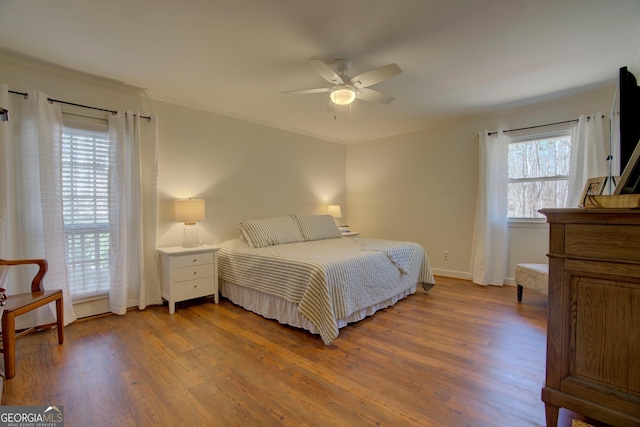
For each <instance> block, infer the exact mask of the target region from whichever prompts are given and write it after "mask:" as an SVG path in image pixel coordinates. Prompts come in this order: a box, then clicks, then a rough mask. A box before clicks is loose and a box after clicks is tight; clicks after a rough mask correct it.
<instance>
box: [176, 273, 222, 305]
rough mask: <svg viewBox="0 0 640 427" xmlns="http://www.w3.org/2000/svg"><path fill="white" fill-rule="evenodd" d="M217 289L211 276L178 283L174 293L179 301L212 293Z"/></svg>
mask: <svg viewBox="0 0 640 427" xmlns="http://www.w3.org/2000/svg"><path fill="white" fill-rule="evenodd" d="M215 290H216V289H215V284H214V282H213V279H212V278H211V277H204V278H202V279H195V280H188V281H185V282H178V283H176V284H175V287H174V289H173V295H174V297H175V298H176V300H177V301H180V300H181V299H191V298H196V297H201V296H205V295H212V294H213V293H214V292H215ZM185 297H186V298H185Z"/></svg>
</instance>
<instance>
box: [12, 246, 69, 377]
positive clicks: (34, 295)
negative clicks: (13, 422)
mask: <svg viewBox="0 0 640 427" xmlns="http://www.w3.org/2000/svg"><path fill="white" fill-rule="evenodd" d="M23 264H37V265H38V267H39V270H38V273H37V274H36V276H35V277H34V278H33V281H32V282H31V292H30V293H22V294H13V295H8V296H6V295H5V294H4V292H5V289H3V288H0V292H1V294H0V305H3V307H1V308H2V309H3V310H2V350H1V351H2V353H3V354H4V370H5V378H6V379H9V378H13V377H14V376H15V374H16V340H17V339H18V338H20V337H22V336H24V335H26V334H28V333H30V332H33V331H39V330H42V329H47V328H51V327H53V326H57V327H58V344H62V343H63V342H64V312H63V309H62V308H63V303H62V290H61V289H54V290H50V291H47V290H45V289H44V286H43V284H42V279H43V278H44V275H45V274H46V273H47V268H48V264H47V260H45V259H22V260H4V259H0V269H2V266H14V265H23ZM4 268H8V267H4ZM54 301H55V303H56V321H55V322H53V323H49V324H46V325H38V326H34V327H31V328H27V329H23V330H20V331H17V333H16V317H18V316H20V315H22V314H25V313H27V312H29V311H32V310H35V309H36V308H38V307H42V306H45V305H47V304H49V303H51V302H54Z"/></svg>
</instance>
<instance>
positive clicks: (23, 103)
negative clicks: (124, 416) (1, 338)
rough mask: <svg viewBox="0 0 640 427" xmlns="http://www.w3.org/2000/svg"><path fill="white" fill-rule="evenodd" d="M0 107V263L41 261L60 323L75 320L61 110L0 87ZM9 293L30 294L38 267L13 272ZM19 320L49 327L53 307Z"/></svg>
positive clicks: (41, 99) (41, 97) (38, 98)
mask: <svg viewBox="0 0 640 427" xmlns="http://www.w3.org/2000/svg"><path fill="white" fill-rule="evenodd" d="M0 106H1V107H3V108H6V109H8V110H9V115H10V121H8V122H0V258H5V259H26V258H45V259H46V260H47V261H48V263H49V270H48V272H47V274H46V276H45V279H44V286H45V288H47V289H62V291H63V298H64V323H65V325H66V324H69V323H71V322H72V321H74V320H75V319H76V316H75V314H74V312H73V305H72V304H71V296H70V293H69V286H68V279H67V267H66V259H65V249H64V248H65V243H64V239H65V237H64V222H63V217H62V190H61V188H62V184H61V167H60V161H61V145H62V129H63V127H62V114H61V112H60V106H59V105H58V104H55V103H53V104H52V103H50V102H48V100H47V96H46V95H45V94H42V93H39V92H29V94H28V98H27V99H24V97H22V96H20V95H15V94H10V93H9V92H8V87H7V85H0ZM12 269H13V273H12V277H11V279H10V280H9V286H10V288H9V289H8V294H9V295H10V294H11V293H17V292H30V290H31V280H32V279H33V275H35V272H36V271H37V267H34V268H33V269H29V271H25V270H23V269H22V268H21V267H12ZM49 306H50V307H42V308H41V309H39V310H36V311H35V312H33V314H32V313H29V314H26V315H23V316H20V317H19V318H18V319H17V320H16V327H17V328H23V327H27V326H33V325H35V324H41V323H48V322H52V321H53V319H55V314H54V307H53V305H52V304H49Z"/></svg>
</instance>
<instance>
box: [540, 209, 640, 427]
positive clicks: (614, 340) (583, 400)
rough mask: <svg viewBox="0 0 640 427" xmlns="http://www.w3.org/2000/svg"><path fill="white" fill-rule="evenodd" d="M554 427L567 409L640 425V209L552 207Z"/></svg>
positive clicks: (549, 405) (545, 396)
mask: <svg viewBox="0 0 640 427" xmlns="http://www.w3.org/2000/svg"><path fill="white" fill-rule="evenodd" d="M541 212H542V213H543V214H544V215H546V217H547V219H548V222H549V224H550V236H549V237H550V238H549V255H548V256H549V321H548V330H547V373H546V381H545V386H544V388H543V389H542V400H543V401H544V402H545V409H546V418H547V426H548V427H552V426H553V427H555V426H556V425H557V421H558V411H559V408H561V407H563V408H567V409H570V410H572V411H575V412H577V413H581V414H583V415H586V416H588V417H591V418H594V419H596V420H599V421H602V422H605V423H607V424H611V425H614V426H640V210H633V209H544V210H542V211H541Z"/></svg>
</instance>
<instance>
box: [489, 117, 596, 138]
mask: <svg viewBox="0 0 640 427" xmlns="http://www.w3.org/2000/svg"><path fill="white" fill-rule="evenodd" d="M589 118H590V117H589ZM602 118H603V119H604V115H603V116H602ZM578 120H579V119H573V120H565V121H563V122H555V123H546V124H544V125H537V126H529V127H526V128H517V129H506V130H503V131H502V132H505V133H506V132H515V131H517V130H527V129H536V128H542V127H545V126H553V125H562V124H565V123H573V122H577V121H578ZM497 133H498V131H495V132H489V135H495V134H497Z"/></svg>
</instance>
